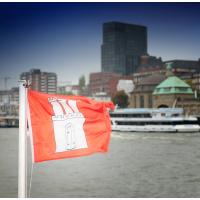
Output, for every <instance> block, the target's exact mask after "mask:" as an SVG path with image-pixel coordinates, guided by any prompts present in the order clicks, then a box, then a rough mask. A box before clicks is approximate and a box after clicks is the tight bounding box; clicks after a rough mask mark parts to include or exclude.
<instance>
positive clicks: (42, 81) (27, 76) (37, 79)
mask: <svg viewBox="0 0 200 200" xmlns="http://www.w3.org/2000/svg"><path fill="white" fill-rule="evenodd" d="M20 79H21V80H29V81H30V82H31V88H32V89H33V90H37V91H40V92H44V93H50V94H54V93H56V92H57V75H56V74H55V73H52V72H42V71H41V70H40V69H31V70H30V71H29V72H23V73H22V74H21V75H20Z"/></svg>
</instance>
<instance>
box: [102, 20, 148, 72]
mask: <svg viewBox="0 0 200 200" xmlns="http://www.w3.org/2000/svg"><path fill="white" fill-rule="evenodd" d="M146 53H147V28H146V27H145V26H140V25H133V24H125V23H120V22H108V23H104V24H103V44H102V46H101V69H102V72H115V73H118V74H121V75H130V74H132V73H134V72H135V71H136V69H137V67H138V65H139V61H140V56H141V55H143V54H146Z"/></svg>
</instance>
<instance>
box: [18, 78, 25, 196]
mask: <svg viewBox="0 0 200 200" xmlns="http://www.w3.org/2000/svg"><path fill="white" fill-rule="evenodd" d="M19 82H20V83H19V158H18V159H19V160H18V197H19V198H26V197H27V183H26V174H27V163H26V162H27V161H26V160H27V159H26V154H27V152H26V141H27V133H26V129H27V116H26V105H27V100H26V99H27V87H26V81H24V80H22V81H19Z"/></svg>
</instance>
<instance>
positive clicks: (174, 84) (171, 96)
mask: <svg viewBox="0 0 200 200" xmlns="http://www.w3.org/2000/svg"><path fill="white" fill-rule="evenodd" d="M166 75H167V79H165V80H164V81H162V82H161V83H160V84H159V85H158V86H157V87H156V88H155V90H154V92H153V96H154V97H153V101H154V105H153V107H156V108H158V107H174V106H175V105H176V103H177V101H180V100H183V99H191V98H193V94H194V93H193V91H192V88H191V86H190V85H188V84H187V83H186V82H185V81H183V80H181V79H180V78H178V77H177V76H175V75H174V74H173V72H172V68H171V63H169V64H168V66H167V72H166Z"/></svg>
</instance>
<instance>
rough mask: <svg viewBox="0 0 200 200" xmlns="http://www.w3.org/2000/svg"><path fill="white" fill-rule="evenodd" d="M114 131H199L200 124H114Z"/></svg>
mask: <svg viewBox="0 0 200 200" xmlns="http://www.w3.org/2000/svg"><path fill="white" fill-rule="evenodd" d="M112 130H113V131H121V132H173V133H175V132H181V133H184V132H185V133H188V132H199V131H200V126H199V125H188V126H187V125H181V126H156V125H155V126H122V125H114V126H112Z"/></svg>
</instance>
